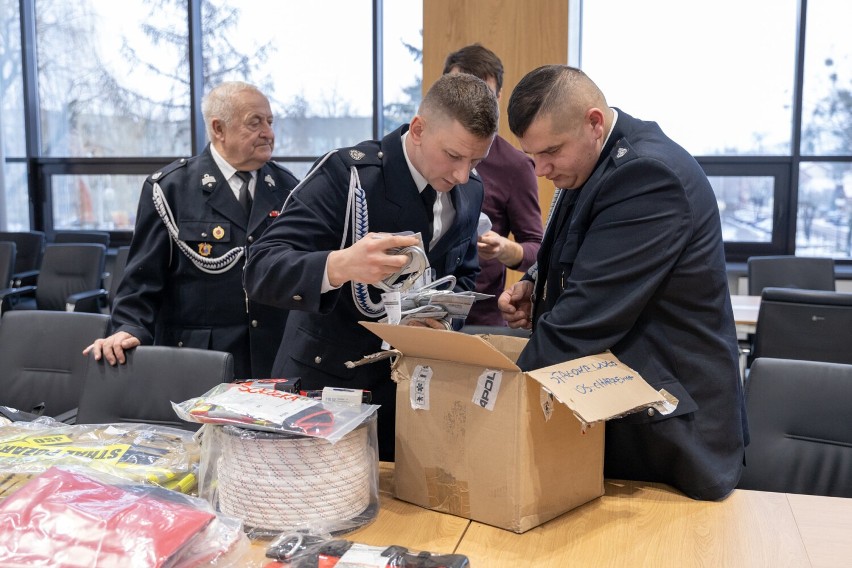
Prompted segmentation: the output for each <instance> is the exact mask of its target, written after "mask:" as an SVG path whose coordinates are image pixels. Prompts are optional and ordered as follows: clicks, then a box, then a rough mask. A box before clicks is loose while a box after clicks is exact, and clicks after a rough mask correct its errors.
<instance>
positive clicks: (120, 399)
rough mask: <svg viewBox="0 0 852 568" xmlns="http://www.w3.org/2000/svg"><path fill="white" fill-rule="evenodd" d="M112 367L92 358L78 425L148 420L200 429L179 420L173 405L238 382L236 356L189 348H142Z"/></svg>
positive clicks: (197, 425) (78, 416) (155, 422)
mask: <svg viewBox="0 0 852 568" xmlns="http://www.w3.org/2000/svg"><path fill="white" fill-rule="evenodd" d="M126 355H127V362H126V363H125V364H123V365H116V366H111V365H109V364H108V363H106V362H105V361H103V360H101V361H95V359H94V357H93V356H91V355H90V356H89V360H88V368H87V370H86V380H85V385H84V387H83V394H82V397H81V399H80V407H79V410H78V412H77V423H78V424H103V423H111V422H145V423H148V424H160V425H166V426H175V427H179V428H183V429H186V430H197V429H198V427H199V424H195V423H191V422H184V421H183V420H181V419H180V418H178V416H177V414H175V411H174V409H173V408H172V405H171V402H172V401H173V402H183V401H184V400H188V399H190V398H194V397H197V396H200V395H202V394H204V393H205V392H207V391H208V390H210V389H212V388H213V387H215V386H216V385H219V384H221V383H224V382H231V381H233V379H234V358H233V356H232V355H231V354H230V353H225V352H222V351H208V350H204V349H192V348H188V347H165V346H144V345H143V346H139V347H137V348H136V349H132V350H130V351H128V352H126Z"/></svg>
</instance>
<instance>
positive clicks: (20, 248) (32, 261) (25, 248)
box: [0, 231, 44, 273]
mask: <svg viewBox="0 0 852 568" xmlns="http://www.w3.org/2000/svg"><path fill="white" fill-rule="evenodd" d="M0 241H11V242H13V243H15V247H16V249H17V255H16V257H15V273H18V272H28V271H30V270H38V267H39V266H41V258H42V255H43V254H44V232H42V231H0Z"/></svg>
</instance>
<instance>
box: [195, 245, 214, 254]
mask: <svg viewBox="0 0 852 568" xmlns="http://www.w3.org/2000/svg"><path fill="white" fill-rule="evenodd" d="M212 251H213V245H211V244H210V243H198V254H200V255H201V256H210V253H211V252H212Z"/></svg>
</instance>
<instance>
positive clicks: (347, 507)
mask: <svg viewBox="0 0 852 568" xmlns="http://www.w3.org/2000/svg"><path fill="white" fill-rule="evenodd" d="M359 406H361V407H364V406H368V405H359ZM199 436H200V439H201V448H202V455H201V469H200V481H199V494H200V496H201V497H203V498H205V499H207V500H208V501H209V502H210V503H211V504H212V505H213V506H214V507H215V508H216V509H217V510H219V511H222V512H223V513H225V514H226V515H229V516H233V517H237V518H239V519H241V520H242V521H243V522H244V524H245V527H246V529H247V531H248V533H249V536H250V537H252V538H255V537H260V538H269V537H272V536H277V535H278V534H280V533H281V532H284V531H292V530H294V528H296V527H299V526H304V525H310V524H314V523H322V524H323V526H325V527H326V528H327V530H328V531H330V532H331V533H338V532H346V531H351V530H354V529H355V528H358V527H360V526H364V525H366V524H368V523H369V522H371V521H372V520H374V519H375V517H376V514H377V513H378V507H379V489H378V486H379V480H378V443H377V440H376V414H375V413H372V414H371V415H370V416H369V417H368V418H367V419H366V420H365V421H363V422H362V424H361V425H359V426H358V427H357V428H355V429H353V430H352V431H350V432H349V433H347V434H346V435H345V436H344V437H343V438H342V439H340V440H339V441H337V442H336V443H334V444H332V443H331V442H329V441H328V440H325V439H323V438H317V437H310V436H304V435H295V434H285V433H277V432H265V431H258V430H251V429H248V428H243V427H238V426H234V425H226V426H214V425H209V424H208V425H205V426H203V427H202V428H201V430H200V431H199Z"/></svg>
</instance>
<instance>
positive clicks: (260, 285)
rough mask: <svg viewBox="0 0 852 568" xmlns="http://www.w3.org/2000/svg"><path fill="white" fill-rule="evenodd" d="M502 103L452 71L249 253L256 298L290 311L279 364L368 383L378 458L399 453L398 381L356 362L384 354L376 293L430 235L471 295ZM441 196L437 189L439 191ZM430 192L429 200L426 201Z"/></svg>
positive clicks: (354, 384) (347, 154) (383, 366)
mask: <svg viewBox="0 0 852 568" xmlns="http://www.w3.org/2000/svg"><path fill="white" fill-rule="evenodd" d="M497 116H498V109H497V100H496V97H495V96H494V93H493V92H492V91H491V90H490V89H489V88H488V86H487V85H486V84H485V82H483V81H482V80H480V79H478V78H476V77H473V76H472V75H464V74H460V75H445V76H443V77H441V78H440V79H439V80H438V81H437V82H436V83H435V84H434V85H433V86H432V87H431V88H430V89H429V92H428V93H427V94H426V96H425V97H424V98H423V102H422V104H421V106H420V109H419V110H418V113H417V115H416V116H415V117H414V118H413V119H412V121H411V123H410V124H406V125H404V126H402V127H401V128H399V129H398V130H396V131H394V132H392V133H390V134H388V135H387V136H386V137H385V138H384V139H382V140H381V141H367V142H362V143H361V144H358V145H357V146H355V147H353V148H343V149H339V150H336V151H333V152H332V153H330V154H328V155H327V156H326V157H325V158H324V159H323V160H322V161H321V162H320V163H318V164H317V166H315V168H314V170H312V172H311V173H309V174H308V175H307V176H306V177H305V181H303V182H302V185H300V187H299V188H297V189H296V190H295V191H294V192H293V194H292V196H291V199H290V201H289V202H288V203H287V205H285V207H284V211H283V212H282V215H281V217H279V218H278V219H277V220H276V221H275V222H274V223H273V224H272V225H271V226H270V227H269V230H267V231H266V233H264V234H263V236H262V237H261V238H260V239H258V240H257V242H256V243H255V244H254V245H253V246H252V247H251V249H250V257H249V260H248V263H247V264H246V272H245V282H246V290H248V293H249V297H250V298H252V299H253V300H257V301H260V302H264V303H267V304H273V305H277V306H279V307H281V308H287V309H290V310H292V311H291V312H290V316H289V319H288V322H287V328H286V331H285V333H284V339H283V341H282V342H281V348H280V349H279V351H278V356H277V358H276V360H275V364H274V366H273V372H274V374H275V375H276V376H284V377H296V376H298V377H300V378H301V380H302V383H303V385H304V386H306V387H307V388H311V389H316V388H322V387H325V386H331V387H348V388H362V389H369V390H371V391H372V394H373V402H374V403H377V404H380V405H381V408H380V410H379V421H378V430H379V454H380V459H382V460H393V454H394V432H395V430H394V420H395V385H394V383H393V382H392V381H391V378H390V368H389V365H388V362H387V360H383V361H379V362H376V363H372V364H368V365H363V366H358V367H354V368H347V366H346V365H345V362H346V361H356V360H359V359H361V358H362V357H363V356H364V355H367V354H371V353H374V352H377V351H379V350H380V349H381V343H382V342H381V340H380V339H379V338H377V337H376V336H375V335H373V334H372V333H370V332H369V331H367V330H366V329H365V328H364V327H363V326H361V325H359V324H358V321H360V320H371V319H373V320H375V319H377V318H379V317H381V316H383V315H384V309H383V306H382V302H381V296H380V292H381V290H379V289H378V288H375V287H372V286H368V285H371V284H376V283H378V282H379V281H380V280H382V279H385V278H388V277H389V276H391V275H393V274H394V273H396V272H398V271H399V270H400V269H401V268H402V267H403V265H404V264H405V263H406V262H407V260H408V258H407V257H406V256H405V255H402V254H395V253H394V251H392V250H390V249H394V248H396V247H408V246H413V245H416V244H417V243H418V240H417V239H416V238H415V237H412V236H401V235H393V233H399V232H404V231H413V232H419V233H420V234H421V235H422V238H423V243H424V245H425V251H426V253H427V256H428V259H429V263H430V265H431V268H432V269H433V270H434V272H435V274H434V276H435V277H436V278H441V277H444V276H447V275H453V276H455V278H456V286H455V290H456V291H461V290H473V288H474V285H475V279H476V274H477V272H478V270H479V263H478V259H477V252H476V228H477V221H478V219H479V211H480V208H481V206H482V198H483V188H482V182H481V180H480V179H479V178H478V177H477V176H476V175H475V174H471V169H473V168H474V167H475V166H476V164H477V163H478V162H479V161H481V160H482V159H483V158H485V156H486V155H487V154H488V150H489V148H490V146H491V142H492V141H493V139H494V135H495V133H496V131H497ZM435 192H437V193H435ZM430 194H431V199H428V198H427V196H429V195H430Z"/></svg>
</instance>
